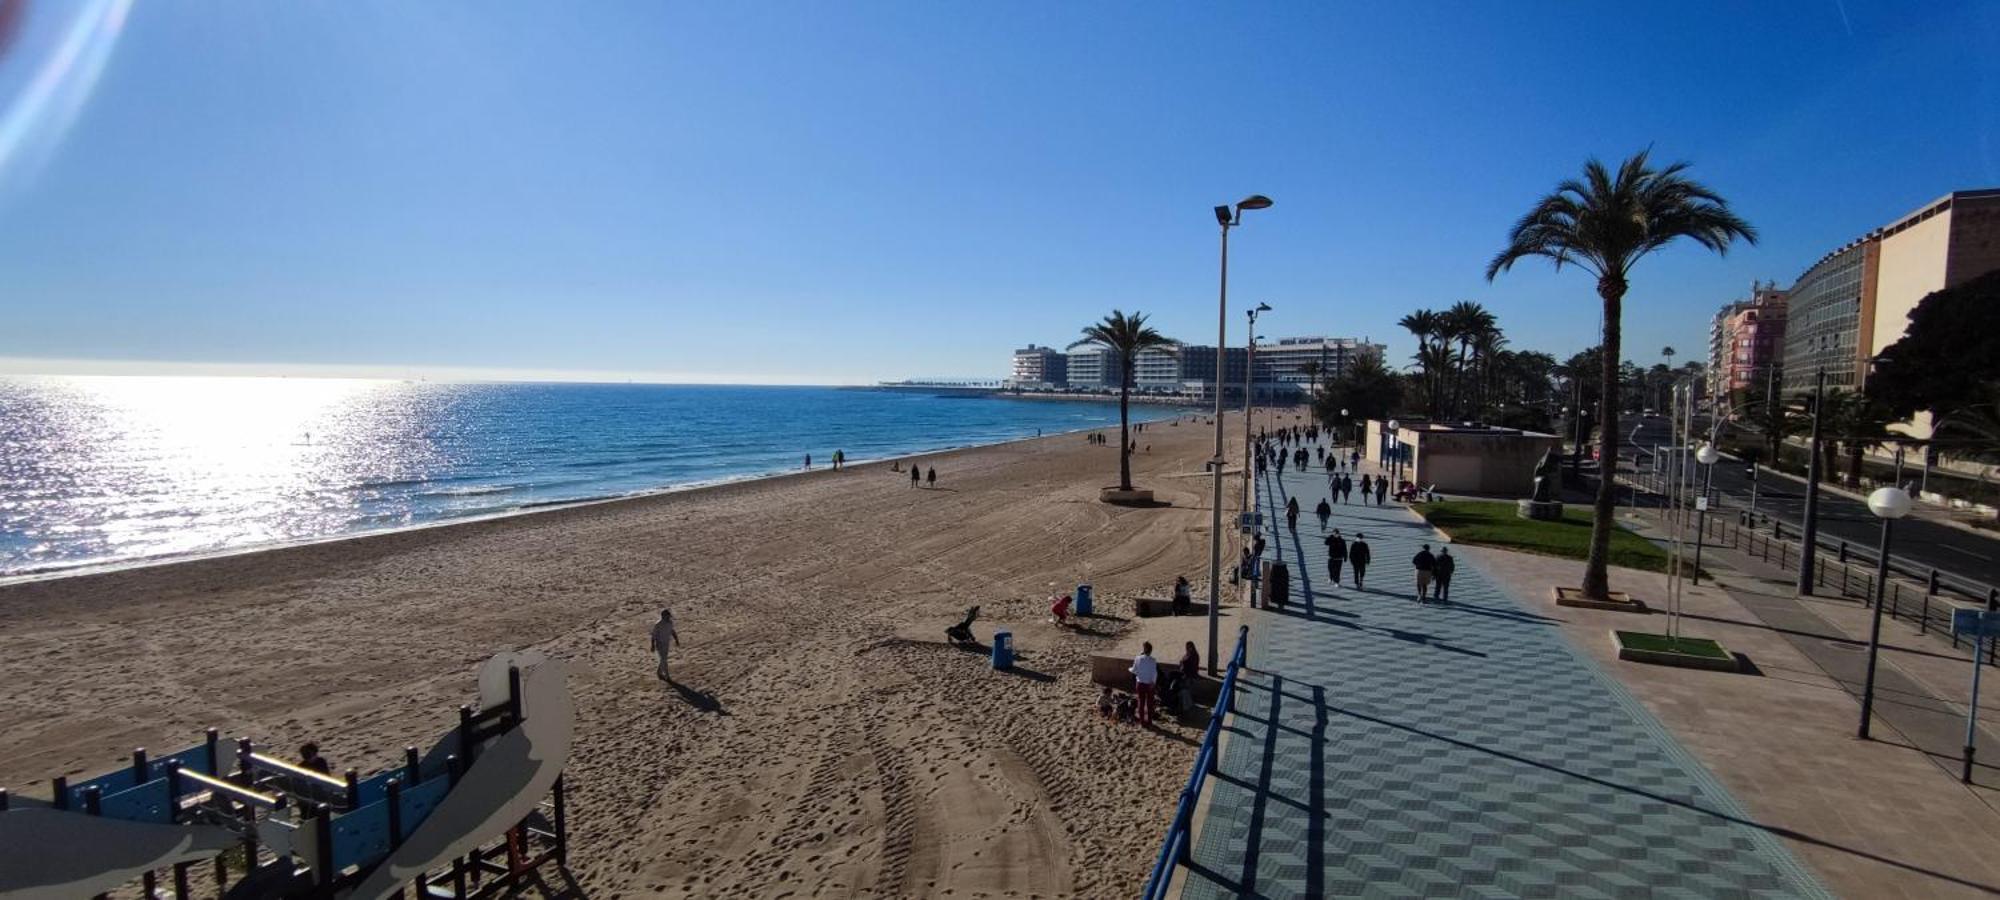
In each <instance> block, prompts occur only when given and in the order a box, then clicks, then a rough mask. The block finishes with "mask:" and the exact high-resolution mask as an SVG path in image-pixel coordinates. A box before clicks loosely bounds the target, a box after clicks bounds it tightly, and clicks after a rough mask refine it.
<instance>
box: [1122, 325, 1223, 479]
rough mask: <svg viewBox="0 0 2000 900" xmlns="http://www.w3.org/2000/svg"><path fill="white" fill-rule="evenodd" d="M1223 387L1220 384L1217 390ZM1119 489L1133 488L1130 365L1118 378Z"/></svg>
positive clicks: (1128, 357)
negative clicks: (1122, 375) (1123, 374)
mask: <svg viewBox="0 0 2000 900" xmlns="http://www.w3.org/2000/svg"><path fill="white" fill-rule="evenodd" d="M1126 358H1127V359H1130V358H1131V357H1130V356H1127V357H1126ZM1221 389H1222V388H1221V385H1220V384H1218V385H1217V386H1216V390H1217V391H1220V390H1221ZM1118 489H1119V490H1121V491H1129V490H1131V489H1132V370H1131V368H1129V367H1127V368H1126V369H1125V376H1124V377H1123V378H1120V379H1119V380H1118Z"/></svg>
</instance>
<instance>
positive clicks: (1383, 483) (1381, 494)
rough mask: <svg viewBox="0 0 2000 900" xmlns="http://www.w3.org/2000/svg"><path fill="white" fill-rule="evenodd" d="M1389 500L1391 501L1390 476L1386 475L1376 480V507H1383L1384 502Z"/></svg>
mask: <svg viewBox="0 0 2000 900" xmlns="http://www.w3.org/2000/svg"><path fill="white" fill-rule="evenodd" d="M1387 499H1389V476H1387V475H1384V476H1382V477H1381V478H1377V479H1375V505H1376V506H1381V505H1382V501H1384V500H1387Z"/></svg>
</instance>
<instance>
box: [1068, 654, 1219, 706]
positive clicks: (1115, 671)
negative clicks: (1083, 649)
mask: <svg viewBox="0 0 2000 900" xmlns="http://www.w3.org/2000/svg"><path fill="white" fill-rule="evenodd" d="M1159 666H1160V680H1162V681H1165V680H1166V677H1167V673H1169V672H1177V671H1179V670H1180V663H1170V662H1163V663H1160V664H1159ZM1131 669H1132V658H1131V657H1129V656H1104V655H1101V654H1095V655H1092V656H1091V657H1090V681H1091V683H1092V684H1098V685H1102V686H1104V687H1108V688H1111V689H1112V690H1115V691H1124V692H1125V693H1128V694H1129V693H1132V692H1133V688H1134V685H1133V683H1132V671H1131ZM1188 688H1189V690H1191V691H1193V692H1194V702H1196V703H1199V704H1201V705H1203V706H1214V705H1215V699H1216V698H1217V697H1218V696H1220V695H1221V694H1222V682H1220V681H1217V680H1215V679H1213V678H1210V677H1208V676H1206V675H1203V674H1201V673H1199V672H1197V673H1195V676H1194V677H1193V678H1192V679H1189V682H1188Z"/></svg>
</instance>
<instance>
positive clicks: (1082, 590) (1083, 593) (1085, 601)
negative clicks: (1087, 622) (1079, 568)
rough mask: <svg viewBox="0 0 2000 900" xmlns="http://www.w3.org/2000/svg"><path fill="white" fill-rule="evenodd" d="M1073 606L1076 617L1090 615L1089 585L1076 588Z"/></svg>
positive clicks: (1080, 585)
mask: <svg viewBox="0 0 2000 900" xmlns="http://www.w3.org/2000/svg"><path fill="white" fill-rule="evenodd" d="M1074 606H1075V609H1076V614H1077V615H1079V616H1087V615H1090V585H1087V584H1079V585H1077V586H1076V603H1075V604H1074Z"/></svg>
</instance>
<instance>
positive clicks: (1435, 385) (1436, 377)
mask: <svg viewBox="0 0 2000 900" xmlns="http://www.w3.org/2000/svg"><path fill="white" fill-rule="evenodd" d="M1396 324H1397V325H1399V326H1401V327H1403V328H1405V329H1408V330H1409V332H1410V334H1411V335H1412V336H1414V337H1415V338H1416V339H1417V352H1416V354H1415V355H1414V356H1413V357H1412V358H1414V359H1415V360H1416V361H1417V365H1418V366H1419V367H1421V369H1422V372H1423V388H1424V397H1425V402H1424V412H1425V414H1426V415H1429V416H1431V417H1432V418H1436V417H1437V415H1438V407H1439V406H1440V405H1441V404H1442V403H1443V400H1444V391H1443V390H1442V388H1443V385H1444V369H1443V367H1441V366H1437V365H1435V363H1436V362H1437V360H1439V359H1440V358H1441V357H1440V356H1439V355H1438V354H1435V353H1432V352H1431V347H1432V343H1431V342H1432V340H1433V339H1436V340H1439V341H1440V342H1442V340H1443V337H1444V330H1445V321H1444V317H1443V316H1441V315H1439V314H1438V313H1435V312H1432V311H1430V310H1428V309H1420V310H1417V311H1416V312H1413V313H1410V314H1409V315H1407V316H1404V317H1403V318H1402V319H1401V320H1400V321H1398V322H1397V323H1396ZM1446 356H1447V357H1448V356H1449V354H1446Z"/></svg>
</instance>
